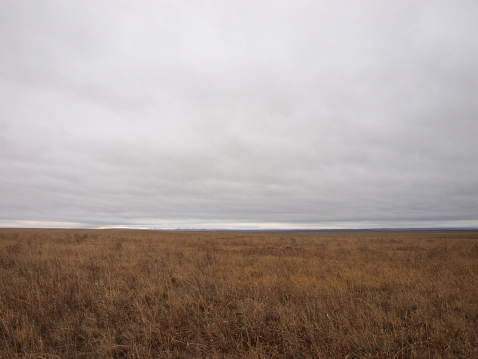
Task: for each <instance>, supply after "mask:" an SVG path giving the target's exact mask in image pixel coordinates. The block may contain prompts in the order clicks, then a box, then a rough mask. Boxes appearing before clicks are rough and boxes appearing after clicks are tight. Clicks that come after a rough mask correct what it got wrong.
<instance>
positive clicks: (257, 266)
mask: <svg viewBox="0 0 478 359" xmlns="http://www.w3.org/2000/svg"><path fill="white" fill-rule="evenodd" d="M360 243H363V244H362V245H361V244H360ZM477 295H478V232H473V231H447V232H438V231H431V232H398V231H392V232H378V231H376V232H315V233H312V232H295V233H293V232H276V233H262V232H251V233H248V232H236V233H232V232H229V233H228V232H225V233H206V232H198V233H180V232H157V231H123V230H121V231H120V230H13V229H2V230H0V356H1V357H3V358H15V357H27V358H28V357H30V358H33V357H35V358H38V357H40V358H59V357H60V358H113V357H125V358H148V357H159V358H188V357H189V358H190V357H196V358H201V357H202V358H345V357H348V358H442V357H443V358H453V357H454V358H478V298H477Z"/></svg>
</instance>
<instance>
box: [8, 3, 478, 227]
mask: <svg viewBox="0 0 478 359" xmlns="http://www.w3.org/2000/svg"><path fill="white" fill-rule="evenodd" d="M477 17H478V3H476V2H475V1H456V2H455V1H454V2H450V1H434V2H429V1H400V2H393V3H388V2H387V3H384V2H382V1H361V2H352V1H321V2H314V1H299V2H293V1H250V2H249V1H232V2H222V1H211V2H207V3H204V4H199V3H195V2H190V1H175V2H166V1H164V2H163V1H159V2H158V1H138V2H134V3H133V2H127V1H120V2H110V1H95V2H84V1H67V2H65V1H50V0H44V1H35V2H31V1H13V0H12V1H3V2H2V3H1V4H0V33H1V34H2V36H0V103H1V108H2V114H1V116H0V168H1V171H0V194H1V200H0V225H3V226H62V225H64V226H91V227H102V226H132V227H149V228H152V227H154V228H176V227H181V228H191V227H195V228H368V227H417V226H418V227H420V226H426V227H443V226H444V227H446V226H456V225H459V226H475V227H476V226H478V166H477V163H478V141H477V140H476V138H478V101H477V99H478V46H477V45H476V39H477V38H478V22H476V18H477Z"/></svg>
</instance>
